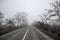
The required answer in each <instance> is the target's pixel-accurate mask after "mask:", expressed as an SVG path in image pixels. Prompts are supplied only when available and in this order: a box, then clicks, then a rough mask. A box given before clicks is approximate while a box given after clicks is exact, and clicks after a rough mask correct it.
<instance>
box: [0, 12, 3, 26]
mask: <svg viewBox="0 0 60 40" xmlns="http://www.w3.org/2000/svg"><path fill="white" fill-rule="evenodd" d="M3 18H4V14H3V13H2V12H0V26H1V25H2V21H3Z"/></svg>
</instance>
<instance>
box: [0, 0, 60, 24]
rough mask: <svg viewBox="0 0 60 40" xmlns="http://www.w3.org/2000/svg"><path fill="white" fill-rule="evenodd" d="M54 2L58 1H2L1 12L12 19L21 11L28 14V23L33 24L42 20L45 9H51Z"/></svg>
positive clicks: (0, 0) (0, 3)
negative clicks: (41, 16)
mask: <svg viewBox="0 0 60 40" xmlns="http://www.w3.org/2000/svg"><path fill="white" fill-rule="evenodd" d="M54 1H56V0H0V11H1V12H3V13H4V15H5V17H6V18H11V17H13V15H14V14H16V13H17V12H20V11H23V12H26V13H27V14H28V22H29V23H32V22H33V21H34V20H40V18H39V15H40V14H42V13H44V11H45V10H44V9H49V8H50V5H49V4H50V3H53V2H54ZM58 1H59V0H58Z"/></svg>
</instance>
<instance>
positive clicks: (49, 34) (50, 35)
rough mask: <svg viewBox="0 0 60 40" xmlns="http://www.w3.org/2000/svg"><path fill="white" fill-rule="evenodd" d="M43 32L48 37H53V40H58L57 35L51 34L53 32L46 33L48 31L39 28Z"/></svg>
mask: <svg viewBox="0 0 60 40" xmlns="http://www.w3.org/2000/svg"><path fill="white" fill-rule="evenodd" d="M36 28H38V27H36ZM38 29H39V30H40V31H41V32H43V33H45V34H46V35H48V36H49V37H51V38H53V39H56V37H57V34H53V33H51V32H48V31H46V30H44V29H42V28H38Z"/></svg>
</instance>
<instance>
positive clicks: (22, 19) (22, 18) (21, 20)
mask: <svg viewBox="0 0 60 40" xmlns="http://www.w3.org/2000/svg"><path fill="white" fill-rule="evenodd" d="M15 20H16V23H17V26H20V25H23V24H26V22H27V14H26V13H25V12H19V13H17V14H16V15H15Z"/></svg>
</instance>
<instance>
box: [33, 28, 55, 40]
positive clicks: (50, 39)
mask: <svg viewBox="0 0 60 40" xmlns="http://www.w3.org/2000/svg"><path fill="white" fill-rule="evenodd" d="M33 28H34V29H35V30H36V31H38V32H39V33H40V34H41V35H43V36H44V37H45V38H47V39H49V40H54V39H52V38H50V37H48V36H47V35H45V34H44V33H42V32H41V31H39V30H38V29H37V28H35V27H33Z"/></svg>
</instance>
